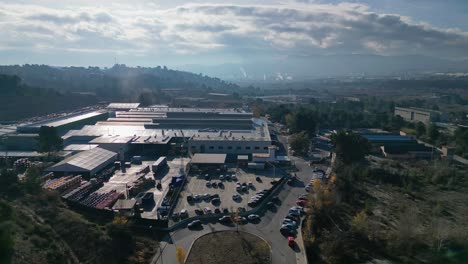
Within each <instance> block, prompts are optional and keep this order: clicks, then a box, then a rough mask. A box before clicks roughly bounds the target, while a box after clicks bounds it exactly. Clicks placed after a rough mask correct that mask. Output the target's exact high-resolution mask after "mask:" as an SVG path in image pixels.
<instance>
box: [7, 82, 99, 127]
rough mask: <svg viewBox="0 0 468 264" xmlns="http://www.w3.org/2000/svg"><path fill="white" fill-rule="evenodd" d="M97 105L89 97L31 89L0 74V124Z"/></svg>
mask: <svg viewBox="0 0 468 264" xmlns="http://www.w3.org/2000/svg"><path fill="white" fill-rule="evenodd" d="M97 102H98V99H97V97H96V96H94V95H92V94H79V93H72V92H60V91H57V90H55V89H51V88H38V87H33V86H30V85H26V84H24V83H23V82H22V80H21V79H20V78H19V77H18V76H10V75H0V121H15V120H19V119H24V118H28V117H32V116H41V115H47V114H51V113H56V112H62V111H70V110H75V109H77V108H81V107H85V106H89V105H93V104H96V103H97Z"/></svg>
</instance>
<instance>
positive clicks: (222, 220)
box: [187, 208, 260, 229]
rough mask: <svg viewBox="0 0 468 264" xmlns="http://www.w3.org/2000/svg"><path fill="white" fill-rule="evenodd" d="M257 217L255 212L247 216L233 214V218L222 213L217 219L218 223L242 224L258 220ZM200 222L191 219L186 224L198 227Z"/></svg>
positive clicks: (189, 226)
mask: <svg viewBox="0 0 468 264" xmlns="http://www.w3.org/2000/svg"><path fill="white" fill-rule="evenodd" d="M206 209H207V208H205V210H206ZM259 219H260V216H259V215H257V214H250V215H248V216H247V217H243V216H235V217H234V218H232V217H231V216H229V215H224V216H222V217H220V218H219V219H218V221H219V222H220V223H223V224H230V223H232V222H234V223H237V224H240V225H243V224H246V223H247V222H248V221H251V222H255V221H258V220H259ZM201 224H202V222H201V221H200V220H193V221H192V222H190V223H189V224H188V225H187V227H188V228H190V229H191V228H195V227H199V226H201Z"/></svg>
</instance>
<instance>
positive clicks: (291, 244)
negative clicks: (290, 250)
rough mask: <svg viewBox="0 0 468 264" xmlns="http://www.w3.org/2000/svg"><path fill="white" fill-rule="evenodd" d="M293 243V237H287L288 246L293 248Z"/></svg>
mask: <svg viewBox="0 0 468 264" xmlns="http://www.w3.org/2000/svg"><path fill="white" fill-rule="evenodd" d="M295 243H296V242H295V241H294V237H293V236H288V246H290V247H294V244H295Z"/></svg>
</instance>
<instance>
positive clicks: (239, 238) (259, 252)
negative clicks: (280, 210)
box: [186, 231, 271, 264]
mask: <svg viewBox="0 0 468 264" xmlns="http://www.w3.org/2000/svg"><path fill="white" fill-rule="evenodd" d="M199 263H203V264H219V263H224V264H230V263H232V264H238V263H242V264H251V263H252V264H254V263H255V264H266V263H271V254H270V246H269V245H268V244H267V243H266V242H265V241H263V240H262V239H260V238H259V237H257V236H254V235H251V234H248V233H244V232H239V233H237V232H235V231H225V232H217V233H210V234H208V235H205V236H203V237H201V238H199V239H198V240H196V241H195V243H194V244H193V246H192V249H191V250H190V253H189V255H188V257H187V262H186V264H199Z"/></svg>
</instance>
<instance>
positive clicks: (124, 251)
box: [107, 223, 135, 261]
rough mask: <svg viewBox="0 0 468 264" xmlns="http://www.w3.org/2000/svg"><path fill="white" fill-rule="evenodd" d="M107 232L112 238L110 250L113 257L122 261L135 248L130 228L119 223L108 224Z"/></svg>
mask: <svg viewBox="0 0 468 264" xmlns="http://www.w3.org/2000/svg"><path fill="white" fill-rule="evenodd" d="M107 234H108V235H109V237H110V238H111V239H112V252H114V254H115V257H116V258H117V259H118V260H120V261H123V260H125V259H126V258H127V257H128V256H129V255H130V254H131V253H132V252H133V250H134V248H135V239H134V238H133V236H132V233H131V232H130V230H129V229H128V228H127V227H126V226H125V225H121V224H114V223H112V224H108V225H107Z"/></svg>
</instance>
